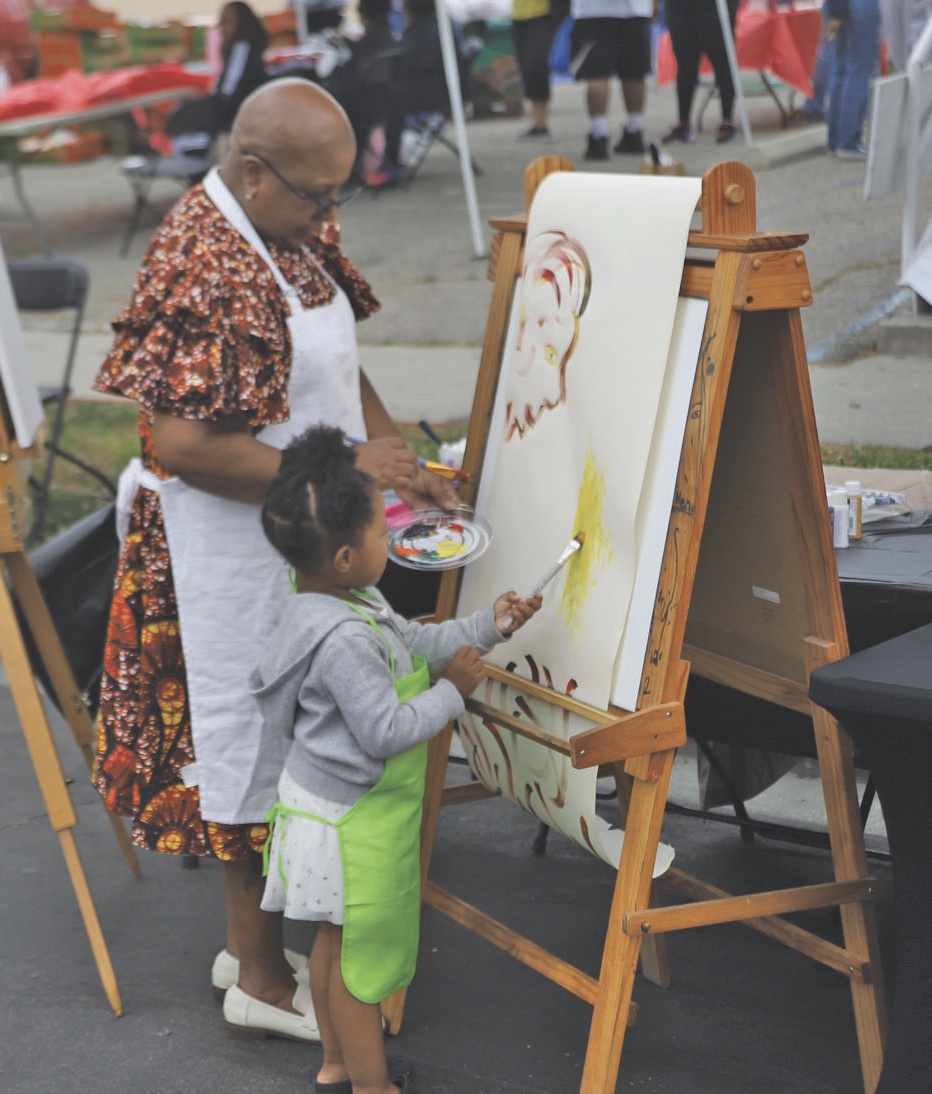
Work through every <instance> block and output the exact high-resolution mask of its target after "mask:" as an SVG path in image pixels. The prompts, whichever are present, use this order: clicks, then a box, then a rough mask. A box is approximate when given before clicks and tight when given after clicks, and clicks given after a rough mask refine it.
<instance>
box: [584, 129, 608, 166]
mask: <svg viewBox="0 0 932 1094" xmlns="http://www.w3.org/2000/svg"><path fill="white" fill-rule="evenodd" d="M586 159H587V160H607V159H608V137H593V135H592V134H591V133H590V134H589V141H588V143H587V144H586Z"/></svg>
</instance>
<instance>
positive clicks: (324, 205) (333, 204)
mask: <svg viewBox="0 0 932 1094" xmlns="http://www.w3.org/2000/svg"><path fill="white" fill-rule="evenodd" d="M243 155H244V156H252V158H253V159H256V160H258V161H259V162H260V163H261V164H262V166H263V167H266V168H267V169H268V170H269V171H271V172H272V174H273V175H274V176H275V177H276V178H277V179H278V181H279V182H280V183H281V184H282V186H284V187H285V189H286V190H288V191H289V192H290V193H292V194H294V196H295V197H296V198H297V199H298V200H299V201H305V202H310V203H312V204H314V205H315V206H316V209H315V210H314V218H315V219H321V218H323V217H325V216H326V215H327V214H328V213H329V212H330V211H331V209H339V208H340V207H341V206H342V205H345V204H346V203H347V202H348V201H352V200H353V198H354V197H356V195H357V194H358V193H359V192H360V191H361V190H362V184H361V183H360V182H358V181H357V180H356V179H354V178H350V179H348V180H347V181H346V182H345V183H344V184H343V186H342V187H341V188H340V193H339V194H338V195H337V196H336V197H335V198H328V197H327V196H326V191H323V192H320V191H318V192H317V193H316V194H315V193H314V192H313V191H312V190H302V189H300V187H298V186H295V185H294V183H291V182H289V181H288V179H286V178H285V176H284V175H283V174H282V173H281V171H279V169H278V168H277V167H276V166H275V165H274V164H273V163H270V162H269V161H268V160H267V159H266V158H265V156H263V155H262V154H261V153H259V152H251V151H250V152H246V151H244V152H243Z"/></svg>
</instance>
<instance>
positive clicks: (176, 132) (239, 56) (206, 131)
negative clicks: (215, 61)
mask: <svg viewBox="0 0 932 1094" xmlns="http://www.w3.org/2000/svg"><path fill="white" fill-rule="evenodd" d="M218 25H219V28H220V58H221V60H222V62H223V68H222V69H221V70H220V75H219V76H218V77H217V82H216V84H215V85H214V88H213V91H212V92H211V93H210V94H209V95H205V96H204V97H203V98H200V99H189V100H187V101H186V102H183V103H180V104H179V105H178V106H177V107H176V108H175V109H174V110H173V111H172V113H171V115H170V116H169V118H168V121H167V122H166V129H167V131H168V133H169V134H170V135H171V136H172V137H173V140H172V149H173V151H174V152H176V153H179V154H181V155H202V154H205V153H207V152H208V151H211V152H212V157H213V159H214V161H215V162H218V163H219V162H220V160H222V159H223V157H224V155H225V151H226V149H225V148H224V147H223V145H224V144H225V141H226V138H227V137H228V136H229V133H230V129H231V127H232V125H233V119H234V118H235V117H236V112H237V110H239V107H240V103H241V102H242V101H243V100H244V99H245V98H246V97H247V96H248V95H251V94H252V92H253V91H255V90H256V88H257V87H261V86H262V85H263V84H264V83H265V82H266V80H267V79H268V78H269V75H268V72H267V71H266V67H265V62H264V61H263V59H262V54H263V53H264V51H265V48H266V46H267V45H268V43H269V36H268V33H267V32H266V29H265V24H264V23H263V22H262V20H261V19H260V18H259V16H258V15H257V14H256V13H255V12H254V11H253V9H252V8H251V7H250V6H249V5H248V4H246V3H244V2H243V0H232V2H231V3H229V4H224V6H223V7H222V8H221V9H220V20H219V24H218ZM221 137H223V141H221V140H220V138H221Z"/></svg>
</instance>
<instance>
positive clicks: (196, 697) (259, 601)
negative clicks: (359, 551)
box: [121, 168, 366, 824]
mask: <svg viewBox="0 0 932 1094" xmlns="http://www.w3.org/2000/svg"><path fill="white" fill-rule="evenodd" d="M204 188H205V190H206V191H207V194H208V196H209V197H210V199H211V200H212V201H213V202H214V204H215V205H216V206H217V208H218V209H219V210H220V212H221V213H222V214H223V215H224V216H225V217H226V219H227V220H228V221H229V222H230V224H231V225H232V226H233V227H234V228H236V229H237V231H238V232H239V233H240V235H242V236H243V238H244V239H245V240H246V241H247V242H248V243H249V244H250V245H251V246H252V247H253V249H254V250H255V251H256V252H257V254H259V255H260V256H261V257H262V258H263V259H264V260H265V262H266V263H267V265H268V266H269V269H270V270H271V271H272V273H273V274H274V276H275V279H276V281H277V282H278V284H279V286H280V288H281V290H282V292H283V293H284V295H285V299H286V301H287V304H288V308H289V311H290V317H289V319H288V331H289V333H290V335H291V345H292V362H291V372H290V375H289V379H288V402H289V405H290V408H291V418H290V419H289V421H287V422H285V423H282V424H279V425H270V426H266V427H265V428H264V429H263V430H262V431H261V432H260V433H259V434H258V437H259V438H260V439H261V440H262V441H263V442H264V443H266V444H270V445H273V446H274V447H275V448H279V449H281V448H284V447H285V446H286V445H287V444H288V442H289V441H290V440H291V439H292V438H293V437H295V436H297V435H298V434H300V433H302V432H304V430H306V429H307V428H308V427H309V426H312V425H316V424H318V423H321V422H326V423H327V424H328V425H334V426H339V427H340V428H341V429H343V430H344V431H345V432H346V433H347V434H349V435H350V436H353V437H360V438H365V436H366V427H365V422H364V420H363V414H362V402H361V398H360V391H359V355H358V350H357V346H356V324H355V317H354V315H353V311H352V308H351V306H350V303H349V300H348V299H347V298H346V295H345V294H344V293H343V291H342V290H340V289H339V288H337V296H336V299H335V300H334V301H333V302H332V303H331V304H328V305H325V306H323V307H318V308H309V309H306V310H305V309H303V308H302V307H301V303H300V300H299V298H298V294H297V292H296V291H295V290H294V289H293V288H292V287H291V286H290V285H289V284H288V283H287V282H286V281H285V279H284V278H283V277H282V274H281V272H280V271H279V269H278V267H277V266H276V265H275V263H274V262H273V260H272V257H271V255H270V254H269V252H268V250H267V248H266V247H265V245H264V243H263V242H262V240H261V239H260V238H259V235H258V233H257V232H256V230H255V228H253V226H252V224H251V223H250V222H249V220H248V218H247V217H246V215H245V213H244V212H243V210H242V208H241V207H240V206H239V204H238V203H237V202H236V200H235V199H234V197H233V195H232V194H231V193H230V191H229V190H228V189H227V187H226V186H225V185H224V183H223V181H222V179H221V178H220V176H219V173H218V171H217V169H216V168H214V169H213V170H212V171H211V173H210V174H209V175H208V176H207V178H206V179H205V180H204ZM127 474H131V471H130V469H127ZM136 481H137V482H138V483H139V484H140V485H143V486H145V487H146V488H148V489H152V488H153V487H155V488H157V489H158V492H159V498H160V501H161V507H162V516H163V519H164V522H165V531H166V535H167V538H168V548H169V554H170V556H171V568H172V578H173V581H174V585H175V596H176V598H177V602H178V615H179V619H180V622H181V639H182V648H183V650H184V660H185V669H186V673H187V685H188V702H189V704H190V709H191V732H192V736H193V740H194V754H195V757H196V763H195V764H193V765H189V766H188V767H186V768H185V769H184V770H183V771H182V777H183V778H184V781H185V784H186V785H188V786H193V785H197V786H199V788H200V801H201V813H202V816H203V818H204V819H205V820H210V821H216V822H220V823H223V824H247V823H254V822H257V821H261V820H262V818H263V816H264V814H265V812H266V811H267V810H268V808H269V804H270V801H269V797H268V795H269V794H271V796H272V799H273V800H274V796H275V793H276V787H275V784H274V782H273V785H272V786H271V787H266V786H265V785H264V782H263V780H255V779H253V775H254V771H255V769H256V767H257V766H258V767H260V768H266V767H267V766H268V764H269V760H270V757H267V756H266V757H264V758H263V759H264V762H260V756H259V742H260V737H261V728H262V719H261V717H260V715H259V710H258V707H257V706H256V704H255V700H254V699H253V698H252V697H251V696H250V695H249V694H248V692H247V691H246V679H247V677H248V675H249V673H250V672H251V671H252V669H253V667H254V666H255V664H256V662H257V661H258V658H259V653H260V651H261V650H262V647H263V645H264V644H265V642H266V641H267V639H268V637H269V635H270V634H271V632H272V630H273V629H274V627H275V625H276V623H277V621H278V618H279V616H280V614H281V610H282V607H283V605H284V602H285V600H286V599H287V597H288V596H290V595H291V592H290V586H289V583H288V578H287V573H286V569H285V565H284V563H283V561H282V559H281V558H280V556H279V555H278V554H276V552H275V551H274V550H273V549H272V547H271V545H270V544H269V542H268V540H267V539H266V538H265V534H264V533H263V531H262V525H261V522H260V508H259V506H257V505H251V504H246V503H243V502H238V501H231V500H229V499H227V498H220V497H217V496H216V495H214V494H209V493H206V492H205V491H203V490H198V489H196V488H195V487H193V486H189V485H187V484H186V483H184V482H182V481H181V479H179V478H171V479H167V480H165V481H163V482H159V481H158V480H157V479H155V476H152V475H143V476H142V477H139V476H138V469H137V479H136ZM121 485H122V484H121ZM123 493H124V494H128V495H129V497H130V499H131V498H132V497H133V496H134V494H135V490H124V491H123ZM192 768H194V770H192Z"/></svg>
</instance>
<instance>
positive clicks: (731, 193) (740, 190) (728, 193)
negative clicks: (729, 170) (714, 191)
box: [724, 182, 744, 205]
mask: <svg viewBox="0 0 932 1094" xmlns="http://www.w3.org/2000/svg"><path fill="white" fill-rule="evenodd" d="M724 197H725V201H726V202H728V204H729V205H740V204H741V202H742V201H744V187H743V186H741V185H740V184H739V183H737V182H732V183H729V184H728V186H726V187H725V195H724Z"/></svg>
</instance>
